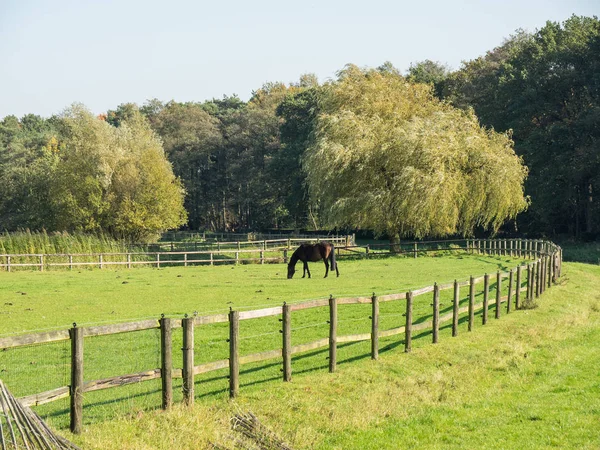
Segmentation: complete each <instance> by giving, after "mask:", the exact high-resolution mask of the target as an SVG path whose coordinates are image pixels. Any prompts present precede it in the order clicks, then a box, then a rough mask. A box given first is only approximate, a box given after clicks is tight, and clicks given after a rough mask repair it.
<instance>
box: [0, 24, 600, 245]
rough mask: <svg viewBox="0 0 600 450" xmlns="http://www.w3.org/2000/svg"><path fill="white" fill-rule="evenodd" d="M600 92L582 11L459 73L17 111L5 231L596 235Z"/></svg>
mask: <svg viewBox="0 0 600 450" xmlns="http://www.w3.org/2000/svg"><path fill="white" fill-rule="evenodd" d="M599 96H600V22H599V21H598V19H597V18H595V17H594V18H588V17H577V16H573V17H571V18H569V19H568V20H566V21H565V22H564V23H562V24H559V23H554V22H548V23H547V24H546V25H545V26H544V27H542V28H541V29H539V30H537V31H535V32H533V33H526V32H523V31H518V32H517V33H516V34H515V35H513V36H510V37H509V38H508V39H506V41H505V42H504V43H503V44H502V45H500V46H499V47H497V48H495V49H493V50H491V51H489V52H488V53H487V54H486V55H484V56H482V57H480V58H477V59H475V60H473V61H468V62H465V63H463V65H462V66H461V67H460V68H459V69H458V70H456V71H450V70H448V68H447V67H445V66H444V65H443V64H440V63H438V62H432V61H427V60H426V61H422V62H418V63H416V64H413V65H412V66H411V67H410V69H409V70H408V72H407V73H406V74H402V73H400V72H399V71H398V70H397V69H396V68H394V67H393V66H392V65H391V64H389V63H385V64H383V65H382V66H380V67H378V68H375V69H368V68H359V67H356V66H353V65H348V66H347V67H346V68H344V69H342V70H341V71H340V72H339V73H338V76H337V78H336V79H334V80H331V81H328V82H325V83H319V82H318V80H317V79H316V77H315V76H313V75H304V76H302V77H301V78H300V80H299V81H298V82H297V83H291V84H289V85H286V84H283V83H267V84H265V85H264V86H262V87H261V88H260V89H257V90H256V91H255V92H254V93H253V95H252V97H251V98H250V100H249V101H247V102H244V101H242V100H240V99H239V98H238V97H237V96H235V95H234V96H225V97H223V98H222V99H213V100H209V101H205V102H174V101H170V102H162V101H159V100H156V99H154V100H150V101H148V102H146V103H145V104H143V105H141V106H140V105H135V104H131V103H126V104H122V105H119V106H117V107H116V108H115V109H114V110H110V111H108V112H107V113H106V114H102V115H100V116H98V117H95V116H93V115H92V114H91V113H90V112H89V111H87V110H86V109H85V108H83V107H82V106H80V105H74V106H72V107H71V108H69V109H67V110H66V111H65V112H64V113H62V114H60V115H57V116H53V117H50V118H41V117H39V116H35V115H31V114H30V115H26V116H24V117H22V118H21V119H18V118H16V117H14V116H7V117H5V118H4V119H3V120H2V121H1V122H0V183H1V185H2V186H3V189H2V190H0V227H1V228H4V229H7V230H14V229H19V228H30V229H42V228H44V229H47V230H69V231H71V230H82V231H107V232H109V233H110V234H112V235H114V236H116V237H123V238H126V239H130V240H144V239H148V238H149V237H151V236H153V235H156V234H157V233H158V232H160V231H161V230H164V229H167V228H176V227H187V228H190V229H208V230H225V231H234V230H246V229H270V228H296V229H302V228H313V229H316V228H322V227H342V228H357V227H358V228H369V229H372V230H374V231H376V232H377V233H379V234H386V235H388V236H390V237H391V238H393V239H394V240H395V239H399V238H400V237H401V236H416V237H422V236H430V235H431V236H433V235H438V236H439V235H445V234H451V233H456V232H460V233H463V234H472V233H473V232H475V231H477V230H484V229H488V230H498V229H499V227H500V226H502V225H504V226H505V227H506V228H507V229H508V230H514V229H515V228H517V229H518V230H519V231H520V232H531V233H536V234H537V233H547V234H555V233H569V234H572V235H575V236H578V237H582V236H583V237H585V236H588V237H593V236H594V235H597V234H598V232H599V231H600V208H599V207H598V206H597V205H596V202H594V198H593V193H594V190H595V189H597V186H598V183H599V182H600V178H599V177H600V152H599V150H598V136H599V133H600V130H599V125H598V124H600V102H599ZM527 168H528V170H527ZM524 194H525V195H524ZM522 211H525V212H523V213H521V214H519V213H520V212H522ZM517 214H519V215H518V216H517ZM507 220H508V222H507Z"/></svg>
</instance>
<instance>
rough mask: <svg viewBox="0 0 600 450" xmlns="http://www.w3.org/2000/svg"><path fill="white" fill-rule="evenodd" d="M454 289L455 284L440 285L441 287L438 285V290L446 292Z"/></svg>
mask: <svg viewBox="0 0 600 450" xmlns="http://www.w3.org/2000/svg"><path fill="white" fill-rule="evenodd" d="M452 288H454V283H446V284H440V285H438V289H439V290H440V291H444V290H446V289H452Z"/></svg>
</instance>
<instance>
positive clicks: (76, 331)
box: [69, 323, 83, 434]
mask: <svg viewBox="0 0 600 450" xmlns="http://www.w3.org/2000/svg"><path fill="white" fill-rule="evenodd" d="M69 335H70V338H71V386H70V387H69V391H70V392H69V393H70V395H71V406H70V416H71V424H70V429H71V432H72V433H74V434H80V433H81V426H82V423H83V328H78V327H77V324H76V323H74V324H73V328H71V329H70V330H69Z"/></svg>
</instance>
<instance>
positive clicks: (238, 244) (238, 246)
mask: <svg viewBox="0 0 600 450" xmlns="http://www.w3.org/2000/svg"><path fill="white" fill-rule="evenodd" d="M236 244H237V249H238V250H239V249H240V241H237V242H236Z"/></svg>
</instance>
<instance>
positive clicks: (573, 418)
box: [66, 260, 600, 449]
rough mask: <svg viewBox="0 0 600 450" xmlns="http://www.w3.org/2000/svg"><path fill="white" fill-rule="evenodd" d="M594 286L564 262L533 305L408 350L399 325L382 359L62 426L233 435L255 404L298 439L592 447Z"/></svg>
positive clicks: (130, 441) (587, 274)
mask: <svg viewBox="0 0 600 450" xmlns="http://www.w3.org/2000/svg"><path fill="white" fill-rule="evenodd" d="M426 262H430V263H431V264H434V261H433V260H432V261H426ZM448 262H449V263H450V264H451V265H453V266H454V269H455V270H458V269H459V265H458V264H457V262H456V261H452V260H448ZM379 263H381V262H379ZM388 263H389V261H388ZM411 263H416V262H415V261H411ZM369 264H371V262H369ZM348 265H350V264H348ZM436 278H437V277H436ZM599 287H600V267H597V266H590V265H585V264H576V263H570V264H565V265H564V274H563V278H562V279H561V280H560V283H559V285H557V286H555V287H553V288H552V289H549V290H548V291H546V293H545V294H544V295H543V296H542V297H541V298H540V299H539V300H538V307H537V308H535V309H532V310H520V311H515V312H512V313H511V314H509V315H506V314H505V313H504V311H503V314H502V317H501V319H500V320H495V319H493V315H492V314H490V321H489V323H488V325H486V326H485V327H484V326H482V325H481V321H480V317H478V320H477V322H476V327H475V330H474V331H473V332H471V333H468V332H467V331H466V328H465V326H464V323H462V324H461V328H460V330H459V336H458V337H455V338H452V337H451V336H450V330H449V327H448V326H445V327H444V328H443V329H442V332H441V334H440V343H439V344H437V345H432V344H431V336H430V334H429V333H423V334H422V335H419V336H416V339H415V341H414V343H413V352H412V353H411V354H405V353H403V351H402V347H401V344H402V342H401V337H398V338H396V339H395V340H393V341H391V342H388V343H385V344H383V345H382V353H381V356H380V359H379V360H378V361H371V360H370V359H369V358H368V357H366V358H355V359H353V360H351V361H344V359H345V358H342V361H341V364H340V365H339V366H338V370H337V372H336V373H335V374H328V373H327V370H326V364H323V366H322V367H321V368H320V369H319V370H313V371H310V372H307V373H297V372H296V371H295V372H294V378H293V381H292V382H291V383H282V382H281V381H280V380H278V379H277V380H276V379H273V380H271V381H266V382H263V383H255V384H248V385H244V386H243V387H242V389H241V393H240V396H239V397H238V399H236V400H235V401H228V400H226V396H225V395H223V396H222V397H219V398H202V399H198V400H197V401H196V404H195V406H193V407H192V408H186V407H184V406H182V405H176V406H175V407H174V408H173V409H172V410H171V411H168V412H163V411H160V410H155V411H143V410H134V411H130V413H129V414H126V415H123V416H121V417H120V418H118V419H115V420H111V421H105V422H102V423H97V424H93V425H86V426H85V430H84V433H83V434H82V435H80V436H72V435H68V433H66V434H67V435H68V436H69V437H70V438H71V439H73V440H74V441H75V442H76V443H78V444H79V445H81V446H82V447H83V448H86V449H88V448H89V449H104V448H112V449H171V448H181V449H197V448H210V443H211V442H216V443H221V444H225V445H230V446H232V444H231V438H230V435H231V432H230V431H229V419H230V417H231V416H232V415H233V414H234V413H236V412H238V411H248V410H251V411H253V412H254V413H255V414H256V415H257V416H258V417H259V419H260V420H261V421H262V422H263V423H265V424H266V425H267V426H269V427H270V428H272V429H273V430H275V431H276V432H277V433H279V434H280V435H281V436H282V437H284V438H285V439H286V440H287V441H288V442H289V443H290V444H291V445H292V447H293V448H295V449H314V448H319V449H397V448H431V449H448V448H450V449H452V448H455V449H463V448H502V449H509V448H519V449H538V448H561V449H562V448H581V449H596V448H599V447H600V431H599V429H600V428H599V423H600V376H599V373H600V290H599ZM396 343H397V344H399V345H398V346H395V345H394V344H396ZM296 365H297V360H296V359H295V360H294V367H296ZM243 379H244V374H242V380H243ZM84 414H85V410H84Z"/></svg>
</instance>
